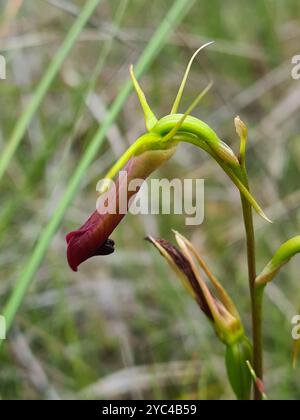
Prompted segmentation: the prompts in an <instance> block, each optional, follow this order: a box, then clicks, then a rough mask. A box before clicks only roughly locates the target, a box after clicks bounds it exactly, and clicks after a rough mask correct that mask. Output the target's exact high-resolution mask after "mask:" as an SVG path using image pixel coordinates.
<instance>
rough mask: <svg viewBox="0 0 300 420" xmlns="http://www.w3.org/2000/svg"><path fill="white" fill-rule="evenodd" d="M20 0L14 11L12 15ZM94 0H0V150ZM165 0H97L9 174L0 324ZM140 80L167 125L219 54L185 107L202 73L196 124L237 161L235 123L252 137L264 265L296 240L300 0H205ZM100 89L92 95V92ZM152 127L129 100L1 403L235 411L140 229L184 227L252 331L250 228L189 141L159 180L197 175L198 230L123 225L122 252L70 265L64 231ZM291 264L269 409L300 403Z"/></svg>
mask: <svg viewBox="0 0 300 420" xmlns="http://www.w3.org/2000/svg"><path fill="white" fill-rule="evenodd" d="M8 3H9V4H10V6H9V10H8V8H7V7H8V6H7V4H8ZM85 3H86V2H85V1H83V0H81V1H79V0H78V1H75V0H61V1H60V0H49V1H42V0H35V1H33V0H27V1H21V0H10V1H9V2H6V1H4V0H1V2H0V5H1V9H0V13H1V18H0V22H1V27H0V36H1V39H0V53H1V54H3V55H4V56H5V58H6V60H7V79H6V80H1V81H0V96H1V113H0V144H1V150H3V149H4V146H5V144H6V143H7V141H8V139H9V137H10V135H11V133H12V130H13V128H14V126H15V124H16V121H17V119H18V118H19V116H20V115H21V114H22V112H24V110H25V109H26V107H27V105H28V103H29V102H30V100H31V99H32V97H33V95H34V94H35V93H34V92H35V89H36V86H37V84H38V82H39V80H40V79H41V78H42V76H43V75H44V73H45V71H46V70H47V68H48V67H49V63H50V62H51V60H53V57H54V55H55V53H56V51H57V49H58V48H59V46H60V45H61V43H62V42H63V40H64V38H65V36H66V34H67V32H68V30H69V28H70V27H71V25H72V24H73V23H74V20H75V19H76V15H78V13H80V10H81V8H82V7H83V5H84V4H85ZM172 4H173V1H171V0H165V1H163V2H162V1H159V0H153V1H152V2H148V1H145V0H128V1H125V0H118V1H116V0H102V1H101V2H100V4H99V6H98V7H97V9H96V11H95V12H94V13H93V15H92V18H91V19H90V20H89V22H88V24H87V25H86V26H85V28H84V30H83V31H82V32H81V34H80V36H79V37H78V39H77V42H76V44H75V46H74V47H73V48H72V50H71V52H70V54H68V56H67V59H66V60H65V61H64V63H63V65H62V66H61V67H60V69H59V72H58V75H57V77H56V78H55V79H54V82H53V83H52V84H51V86H50V88H49V89H48V90H47V93H46V95H45V98H44V100H43V101H42V104H41V106H39V108H38V110H37V112H35V114H34V117H33V119H32V121H31V123H30V125H29V126H28V128H27V130H26V134H25V136H24V137H23V139H22V142H21V144H20V146H19V147H18V148H17V151H16V153H15V154H14V156H13V157H12V158H11V159H10V161H9V166H8V168H7V171H6V173H5V176H4V177H3V179H2V180H1V207H0V242H1V255H0V263H1V283H0V313H1V311H2V309H3V307H4V305H5V302H7V299H8V298H9V296H10V293H11V291H12V290H13V289H14V286H15V284H16V281H17V279H18V278H19V276H20V274H21V273H22V270H24V267H25V266H26V264H27V261H28V259H29V257H30V256H31V255H32V250H33V247H34V245H35V243H36V241H37V240H38V239H39V238H40V237H41V234H42V232H43V231H44V229H45V226H46V225H47V223H48V222H49V220H51V216H52V214H53V211H54V209H55V207H56V205H57V203H58V202H59V200H60V199H61V197H62V196H63V194H64V192H65V190H66V186H67V184H68V182H69V180H70V179H71V177H72V174H73V173H74V171H75V170H76V168H77V165H78V163H79V161H80V159H81V157H82V156H83V154H84V152H85V150H86V148H87V145H88V144H89V142H90V140H91V139H92V137H93V136H94V134H95V133H96V131H97V129H98V127H99V124H100V125H101V123H102V121H103V120H104V118H105V115H106V112H107V110H108V109H109V107H110V104H111V103H112V101H113V100H114V98H115V97H116V95H117V94H118V92H119V90H120V88H121V86H122V85H123V83H124V82H125V81H126V80H128V77H129V76H128V66H129V64H130V63H136V62H137V60H138V59H139V57H140V56H141V54H142V52H143V51H144V49H145V47H146V44H147V43H148V41H149V39H150V38H151V36H152V34H153V33H154V31H155V30H156V29H157V28H158V27H159V25H160V23H161V22H162V21H163V20H164V19H165V17H166V14H167V12H168V10H169V9H170V7H171V6H172ZM182 18H183V19H182V21H181V22H180V23H179V25H178V26H176V27H174V28H173V30H172V33H171V36H170V37H169V38H168V40H167V42H166V44H165V45H164V46H162V50H161V51H160V52H159V53H158V54H157V56H156V57H155V59H154V61H153V63H152V64H151V66H150V67H149V68H148V69H147V71H146V72H145V74H144V75H143V77H142V78H141V84H142V86H143V88H144V90H145V91H146V93H147V97H148V98H149V101H150V103H151V105H152V106H153V108H154V109H155V111H156V112H157V114H158V115H159V116H163V115H166V114H167V113H168V112H169V111H170V106H171V104H172V101H173V100H174V96H175V94H176V92H177V89H178V84H179V82H180V80H181V77H182V74H183V72H184V69H185V66H186V64H187V62H188V60H189V58H190V56H191V55H192V53H193V52H194V51H195V49H197V48H198V47H199V46H201V45H202V44H203V43H204V42H206V41H210V40H215V41H216V43H215V45H213V46H211V47H209V49H207V50H206V51H205V52H203V53H201V54H200V55H199V57H198V58H197V60H196V62H195V64H194V65H193V67H192V71H191V74H190V77H189V81H188V84H187V87H186V89H185V93H184V100H183V104H182V109H184V108H185V106H187V105H188V104H189V103H190V102H191V101H192V100H193V99H194V97H195V94H196V93H198V92H200V91H201V90H202V89H203V88H204V87H205V85H206V84H207V82H208V81H209V80H210V79H213V80H214V87H213V89H212V90H211V92H210V93H209V94H208V95H207V96H206V97H205V99H204V100H203V101H202V102H201V104H200V105H199V106H198V108H197V109H196V110H195V111H194V115H196V116H198V117H199V118H201V119H203V120H204V121H206V122H207V123H208V124H210V125H211V126H212V127H213V128H214V129H215V130H216V132H217V133H218V134H219V136H220V137H221V138H222V139H223V140H225V141H226V142H228V144H230V146H231V147H232V148H233V149H234V150H236V151H237V150H238V139H237V136H236V134H235V130H234V125H233V119H234V117H235V116H236V115H240V116H241V118H242V119H243V120H244V121H245V122H246V123H247V125H248V126H249V130H250V138H249V144H248V166H249V176H250V180H251V186H252V189H253V192H254V195H255V196H256V198H257V199H258V201H259V202H260V203H261V204H262V205H263V207H264V209H265V211H266V213H267V215H268V216H269V217H270V218H271V219H272V220H273V221H274V223H273V225H268V224H266V223H265V222H264V221H263V220H261V219H259V218H258V217H256V216H255V227H256V232H257V258H258V269H261V268H262V267H263V266H264V264H265V263H266V262H267V261H268V259H269V258H270V257H271V255H272V253H273V252H274V250H275V249H276V248H277V247H278V246H279V245H280V244H281V243H282V242H283V241H285V240H286V239H288V238H289V237H291V236H293V235H295V234H299V231H300V212H299V203H300V143H299V141H300V121H299V109H300V81H295V80H293V79H292V77H291V70H292V64H291V59H292V57H293V56H294V55H296V54H300V47H299V45H300V42H299V41H300V22H299V19H300V2H299V0H285V1H283V0H273V1H272V0H252V1H251V2H250V1H236V0H227V1H226V2H225V1H222V0H210V1H204V0H197V1H194V2H193V1H191V2H190V4H189V10H187V14H186V15H185V16H182ZM93 78H94V80H95V83H92V82H93ZM143 132H144V123H143V118H142V113H141V110H140V107H139V104H138V101H137V99H136V96H135V95H134V94H131V95H130V96H129V97H128V100H126V102H125V105H124V107H123V108H122V111H121V113H120V114H119V115H118V117H117V118H116V119H115V121H114V123H113V125H112V127H111V128H110V129H109V131H108V133H107V135H106V138H105V142H104V143H103V144H102V147H101V148H100V149H99V151H98V153H97V159H96V160H94V161H93V163H92V164H91V165H89V167H88V170H87V171H86V172H85V173H84V176H83V177H82V180H81V184H80V188H78V191H77V193H76V196H75V199H74V200H73V201H72V203H71V205H70V206H69V207H68V210H67V212H66V213H65V214H64V217H63V221H62V223H61V225H60V227H59V229H58V231H57V232H56V234H55V236H54V237H53V240H52V241H51V243H50V245H49V247H48V248H47V252H46V254H45V258H43V261H42V264H41V265H40V266H39V269H38V271H37V273H36V274H35V275H34V281H33V283H32V285H31V287H30V289H29V291H28V293H27V294H26V298H25V300H24V302H23V305H22V307H21V309H20V310H19V312H18V314H17V317H16V319H15V321H14V323H13V328H12V331H11V334H10V336H9V338H8V340H6V341H5V343H4V346H3V347H2V349H1V355H0V358H1V363H0V366H1V367H0V394H1V398H3V399H16V398H17V399H48V398H49V399H53V398H78V399H84V398H104V399H109V398H149V399H151V398H153V399H159V398H165V399H168V398H180V399H181V398H182V399H184V398H199V399H207V398H210V399H232V398H234V397H233V394H232V391H231V390H230V387H229V385H228V382H227V379H226V374H225V370H224V366H223V353H224V348H223V347H222V345H221V344H220V343H219V342H218V340H217V339H216V338H215V335H214V333H213V331H212V329H211V327H210V326H209V325H208V323H207V321H206V319H205V318H204V316H203V315H202V314H201V312H200V311H199V309H198V307H197V305H196V304H195V303H194V302H193V301H192V299H190V297H189V296H188V295H187V293H186V292H185V290H183V288H182V286H181V284H180V283H179V282H178V281H177V279H176V278H175V276H174V275H173V273H171V272H170V271H169V269H168V267H167V266H166V264H165V262H164V261H162V260H161V258H160V257H159V256H158V254H157V252H156V251H155V250H153V249H152V247H151V246H150V245H149V244H148V243H146V242H145V241H144V237H145V236H146V235H147V234H152V235H154V236H162V237H164V238H166V239H169V240H170V239H171V240H173V237H172V233H171V229H172V228H175V229H177V230H179V231H180V232H182V233H184V234H185V235H186V236H187V237H188V238H189V239H191V240H192V241H193V242H194V243H195V244H196V245H197V246H198V247H199V249H201V251H202V254H203V255H204V257H205V258H206V260H207V262H208V263H209V265H210V267H211V268H212V271H213V272H214V274H215V275H217V276H218V278H219V279H220V280H221V281H222V283H223V284H224V285H225V287H226V288H227V290H229V291H230V292H231V294H232V296H233V297H234V300H235V302H236V304H237V306H238V308H239V310H240V312H241V314H242V316H243V320H244V322H245V325H246V326H247V328H249V327H250V316H249V314H250V309H249V294H248V286H247V267H246V259H245V258H246V256H245V243H244V231H243V224H242V219H241V208H240V203H239V194H238V192H237V191H236V189H235V188H234V187H233V186H232V185H231V183H230V181H229V180H228V179H227V178H226V177H225V176H224V174H223V173H222V171H221V170H220V169H219V168H218V167H217V166H216V164H215V163H214V162H213V161H212V160H211V159H209V158H208V157H207V156H206V155H205V154H204V153H202V152H201V151H200V150H199V151H195V149H194V148H193V147H192V146H188V145H181V146H180V149H179V150H178V152H177V154H176V155H175V157H174V158H173V159H172V160H171V161H170V162H169V163H168V164H167V165H165V166H164V167H163V168H162V169H161V170H160V171H159V173H156V174H155V176H157V175H159V176H164V177H168V178H173V177H180V178H185V177H187V178H204V179H205V198H206V200H205V221H204V223H203V224H202V225H201V226H196V227H186V226H185V225H184V217H182V216H178V215H176V216H175V215H174V216H173V215H171V216H163V215H161V216H151V215H149V216H143V217H140V216H136V217H133V216H131V215H128V216H127V217H126V219H125V220H124V222H123V223H122V224H121V225H120V226H119V228H118V229H117V230H116V231H115V233H114V234H113V236H112V237H113V239H114V240H115V241H116V243H117V246H116V252H115V253H114V254H113V255H111V256H109V257H107V258H101V257H99V258H93V259H91V260H89V261H88V262H86V263H85V264H83V265H82V266H81V267H80V269H79V271H78V273H73V272H71V270H70V269H69V267H68V265H67V262H66V258H65V251H66V245H65V239H64V238H65V234H66V233H67V232H68V231H70V230H72V229H74V228H77V227H79V226H80V225H81V224H82V223H83V222H84V221H85V219H86V218H87V216H88V215H89V214H90V213H91V212H92V211H93V210H94V207H95V200H96V191H95V185H96V182H97V180H98V179H99V178H100V177H101V175H103V174H104V172H105V171H106V169H108V168H109V167H110V165H111V164H112V163H113V162H114V161H115V160H116V158H117V157H118V156H119V155H120V154H121V153H122V152H123V151H124V150H125V149H126V147H128V145H129V144H131V143H132V142H133V141H134V140H135V139H136V138H137V137H138V136H139V135H140V134H141V133H143ZM298 264H299V260H297V259H295V260H294V261H293V262H292V263H291V264H290V265H289V266H288V267H287V268H285V270H284V271H283V272H282V273H281V274H280V276H279V278H278V279H277V281H276V282H274V283H272V284H271V285H270V286H269V287H268V289H267V296H266V300H265V317H264V348H265V371H266V376H265V384H266V388H267V393H268V395H269V397H270V398H271V399H273V398H274V399H275V398H283V399H299V398H300V380H299V368H298V369H296V370H292V367H291V348H292V338H291V318H292V316H293V315H295V314H296V313H298V311H299V306H300V285H299V268H298Z"/></svg>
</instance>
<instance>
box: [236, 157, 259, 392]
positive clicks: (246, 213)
mask: <svg viewBox="0 0 300 420" xmlns="http://www.w3.org/2000/svg"><path fill="white" fill-rule="evenodd" d="M242 171H243V175H244V183H245V186H246V187H247V188H248V189H249V182H248V176H247V170H246V166H245V165H243V166H242ZM241 202H242V208H243V218H244V225H245V232H246V243H247V260H248V277H249V288H250V295H251V314H252V334H253V367H254V370H255V373H256V375H257V377H258V378H259V379H260V380H263V348H262V293H261V292H260V290H259V289H257V288H256V287H255V280H256V257H255V235H254V227H253V214H252V208H251V206H250V204H249V202H248V201H247V200H245V198H244V196H242V195H241ZM254 399H255V400H261V394H260V392H259V390H258V389H257V387H255V389H254Z"/></svg>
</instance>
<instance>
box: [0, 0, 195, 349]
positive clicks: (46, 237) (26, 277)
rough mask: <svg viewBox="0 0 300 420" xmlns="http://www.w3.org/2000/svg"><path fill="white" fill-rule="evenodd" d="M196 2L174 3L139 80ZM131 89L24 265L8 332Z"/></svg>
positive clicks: (8, 308) (7, 311)
mask: <svg viewBox="0 0 300 420" xmlns="http://www.w3.org/2000/svg"><path fill="white" fill-rule="evenodd" d="M193 3H194V1H193V0H192V1H191V0H176V1H175V2H174V4H173V6H172V7H171V8H170V10H169V12H168V14H167V15H166V16H165V18H164V20H163V21H162V22H161V24H160V25H159V27H158V29H157V30H156V32H155V33H154V35H153V37H152V38H151V40H150V41H149V43H148V45H147V47H146V49H145V50H144V52H143V54H142V55H141V57H140V59H139V61H138V63H137V65H136V66H135V69H136V75H137V77H140V76H141V74H142V73H143V72H144V71H145V70H146V69H147V67H148V66H149V65H150V64H151V62H152V61H153V60H154V58H155V57H156V56H157V55H158V53H159V51H160V50H161V49H162V47H163V45H164V44H165V43H166V41H167V39H168V36H169V35H170V33H171V32H172V30H173V29H174V27H175V26H176V25H177V24H178V23H179V22H180V21H181V20H182V19H183V18H184V16H185V14H186V13H187V11H188V10H189V9H190V7H191V6H192V5H193ZM131 90H132V83H131V81H129V80H128V82H126V83H125V84H124V86H123V88H122V89H121V91H120V93H119V94H118V96H117V97H116V99H115V101H114V102H113V104H112V106H111V108H110V110H109V112H108V113H107V115H106V117H105V120H104V121H103V124H102V126H101V127H100V128H99V130H98V131H97V133H96V134H95V136H94V137H93V138H92V140H91V142H90V144H89V146H88V148H87V149H86V151H85V153H84V155H83V157H82V159H81V160H80V162H79V165H78V166H77V168H76V170H75V172H74V174H73V176H72V177H71V180H70V182H69V184H68V186H67V188H66V191H65V193H64V195H63V197H62V198H61V200H60V201H59V203H58V205H57V207H56V209H55V211H54V213H53V215H52V218H51V220H50V222H49V223H48V225H47V226H46V227H45V228H44V230H43V232H42V233H41V235H40V237H39V239H38V241H37V243H36V245H35V247H34V249H33V251H32V253H31V256H30V257H29V259H28V261H27V263H26V264H25V268H24V270H23V271H22V273H21V275H20V277H19V278H18V279H17V281H16V284H15V286H14V289H13V291H12V294H11V296H10V297H9V299H8V302H7V304H6V305H5V308H4V311H3V315H4V317H5V319H6V327H7V331H8V330H9V329H10V327H11V325H12V322H13V320H14V318H15V315H16V313H17V311H18V309H19V308H20V306H21V304H22V302H23V299H24V297H25V295H26V292H27V290H28V288H29V286H30V284H31V282H32V279H33V276H34V274H35V273H36V271H37V269H38V267H39V265H40V263H41V262H42V260H43V258H44V255H45V253H46V251H47V249H48V246H49V243H50V241H51V239H52V238H53V236H54V234H55V232H56V231H57V229H58V227H59V225H60V223H61V220H62V218H63V216H64V214H65V212H66V210H67V208H68V206H69V204H70V203H71V201H72V199H73V198H74V196H75V194H76V192H77V190H78V188H79V186H80V181H81V179H82V177H83V176H84V173H85V171H86V169H87V168H88V166H89V165H90V163H91V162H92V161H93V159H94V158H95V156H96V154H97V152H98V150H99V147H100V146H101V144H102V143H103V141H104V139H105V135H106V133H107V131H108V129H109V128H110V126H111V125H112V124H113V122H114V121H115V119H116V118H117V116H118V114H119V112H120V111H121V109H122V107H123V105H124V103H125V101H126V99H127V97H128V95H129V94H130V92H131ZM2 343H3V341H0V347H1V345H2Z"/></svg>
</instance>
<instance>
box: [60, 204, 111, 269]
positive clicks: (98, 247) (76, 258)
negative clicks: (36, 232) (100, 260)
mask: <svg viewBox="0 0 300 420" xmlns="http://www.w3.org/2000/svg"><path fill="white" fill-rule="evenodd" d="M99 217H100V215H99V214H98V213H97V212H94V213H93V214H92V216H91V217H90V218H89V219H88V220H87V221H86V222H85V224H84V225H82V226H81V228H79V229H78V230H74V231H73V232H70V233H68V234H67V236H66V241H67V244H68V248H67V259H68V263H69V266H70V267H71V269H72V270H73V271H77V269H78V266H79V265H80V264H81V263H82V262H83V261H85V260H87V259H89V258H91V257H94V256H97V255H109V254H112V253H113V252H114V245H115V243H114V241H113V240H112V239H104V240H102V241H101V239H100V237H99V240H100V242H99V243H96V241H95V239H96V237H98V236H99V235H96V237H95V230H93V224H94V223H95V222H97V219H98V218H99ZM97 223H98V222H97ZM100 223H101V221H100ZM94 226H97V224H96V223H95V224H94Z"/></svg>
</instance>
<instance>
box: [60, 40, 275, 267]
mask: <svg viewBox="0 0 300 420" xmlns="http://www.w3.org/2000/svg"><path fill="white" fill-rule="evenodd" d="M210 44H211V43H208V44H205V45H203V46H202V47H200V48H199V49H198V50H197V51H196V52H195V53H194V54H193V56H192V58H191V59H190V61H189V63H188V66H187V69H186V71H185V74H184V77H183V79H182V82H181V85H180V88H179V90H178V93H177V95H176V98H175V101H174V104H173V106H172V109H171V112H170V114H168V115H166V116H164V117H163V118H161V119H159V120H158V119H157V117H156V116H155V114H154V112H153V111H152V110H151V108H150V106H149V104H148V102H147V99H146V97H145V95H144V93H143V91H142V89H141V87H140V85H139V83H138V81H137V79H136V77H135V74H134V70H133V66H131V67H130V75H131V78H132V82H133V85H134V88H135V91H136V93H137V96H138V98H139V101H140V104H141V106H142V109H143V112H144V119H145V125H146V130H147V131H146V133H145V134H143V135H142V136H141V137H139V138H138V139H137V140H136V141H135V142H134V143H133V144H132V145H131V146H130V147H129V148H128V149H127V150H126V151H125V153H124V154H123V155H122V156H121V158H120V159H119V160H118V161H117V162H116V163H115V164H114V165H113V167H112V168H111V169H110V171H109V172H108V174H107V175H106V177H105V179H106V180H107V181H106V182H104V183H103V185H102V187H101V189H100V191H99V194H100V201H99V200H98V203H99V202H100V208H99V205H98V206H97V210H96V211H95V212H94V213H93V214H92V215H91V216H90V217H89V218H88V220H87V221H86V222H85V223H84V224H83V225H82V226H81V227H80V228H79V229H77V230H75V231H72V232H70V233H69V234H68V235H67V236H66V241H67V258H68V263H69V265H70V267H71V268H72V270H74V271H77V267H78V266H79V264H81V263H82V262H83V261H85V260H87V259H88V258H90V257H93V256H96V255H107V254H110V253H112V252H113V250H114V243H113V241H112V240H110V239H109V237H110V235H111V233H112V232H113V231H114V229H115V228H116V227H117V225H118V224H119V223H120V221H121V220H122V219H123V217H124V212H120V211H118V210H119V207H120V206H119V204H120V203H119V198H120V196H119V195H118V193H116V189H115V188H110V187H109V186H110V181H111V180H113V179H114V178H115V177H116V176H117V175H118V173H119V172H120V171H121V170H122V173H123V174H124V172H125V173H126V175H127V176H126V180H124V179H122V177H120V176H119V177H118V179H117V182H116V184H117V187H119V188H120V190H121V192H122V191H125V190H128V185H129V183H130V181H131V180H132V179H134V178H141V179H143V180H145V179H146V178H147V177H148V176H149V175H150V174H152V172H154V171H155V170H156V169H157V168H159V167H160V166H161V165H163V164H164V163H165V162H166V161H167V160H169V159H170V158H171V156H172V155H173V154H174V153H175V151H176V147H177V145H178V144H179V143H180V142H187V143H191V144H193V145H195V146H197V147H199V148H201V149H203V150H204V151H206V152H207V153H208V154H209V155H211V156H212V157H213V158H214V159H215V160H216V162H217V163H218V164H219V165H220V166H221V168H222V169H223V170H224V172H225V173H226V174H227V175H228V176H229V178H230V179H231V180H232V181H233V183H234V184H235V185H236V187H237V188H238V189H239V191H240V193H241V194H242V195H243V196H244V197H245V199H246V200H247V201H248V202H249V203H250V204H251V206H252V207H253V208H254V209H255V210H256V211H257V213H259V214H260V215H261V216H262V217H264V218H265V219H267V217H266V216H265V214H264V212H263V211H262V209H261V208H260V206H259V205H258V204H257V202H256V201H255V199H254V197H253V196H252V195H251V193H250V192H249V189H248V186H247V185H246V184H245V182H244V178H243V174H242V170H241V166H240V161H239V159H238V158H237V157H236V155H235V154H234V152H233V151H232V150H231V148H230V147H229V146H228V145H227V144H226V143H224V142H223V141H222V140H221V139H220V138H219V137H218V136H217V134H216V133H215V132H214V131H213V130H212V129H211V128H210V127H209V126H208V125H207V124H206V123H204V122H203V121H201V120H199V119H198V118H196V117H194V116H192V115H190V114H191V112H192V111H193V110H194V108H195V107H196V106H197V105H198V103H199V102H200V100H201V99H202V98H203V97H204V95H205V94H206V93H207V92H208V91H209V90H210V88H211V86H212V83H210V84H209V85H208V86H207V87H206V88H205V89H204V90H203V91H202V92H201V93H200V95H198V96H197V98H196V99H195V100H194V102H193V103H192V104H191V105H190V106H189V107H188V109H187V110H186V111H185V113H184V114H180V113H178V108H179V105H180V101H181V98H182V94H183V90H184V87H185V84H186V81H187V77H188V74H189V71H190V68H191V66H192V63H193V61H194V59H195V57H196V56H197V54H198V53H199V52H200V51H201V50H202V49H203V48H204V47H206V46H208V45H210ZM117 189H118V188H117ZM136 193H137V191H135V192H130V191H128V205H129V203H130V200H131V199H132V198H133V197H134V195H135V194H136ZM119 194H120V193H119ZM101 197H104V198H103V199H102V201H101ZM108 198H114V199H115V201H116V212H115V214H109V212H107V213H105V211H103V209H105V204H106V200H107V199H108ZM101 205H102V206H103V208H102V209H101ZM267 220H268V219H267Z"/></svg>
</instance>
